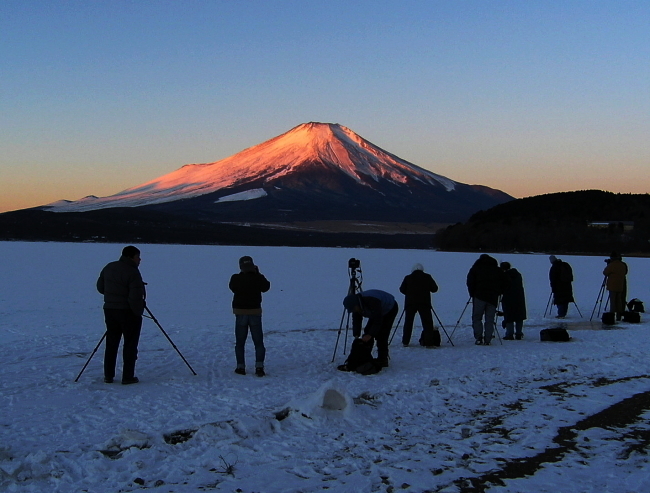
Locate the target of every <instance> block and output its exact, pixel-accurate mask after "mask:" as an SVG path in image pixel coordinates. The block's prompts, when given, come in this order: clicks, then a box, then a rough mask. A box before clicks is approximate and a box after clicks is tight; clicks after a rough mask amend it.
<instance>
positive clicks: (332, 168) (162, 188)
mask: <svg viewBox="0 0 650 493" xmlns="http://www.w3.org/2000/svg"><path fill="white" fill-rule="evenodd" d="M341 173H342V174H344V175H346V176H347V177H348V178H350V179H352V180H353V182H354V183H356V184H358V185H361V186H363V187H366V188H367V189H372V190H375V191H377V192H378V193H380V194H385V193H386V192H385V191H384V190H382V189H381V185H382V184H383V185H386V184H392V185H396V186H404V187H409V186H410V187H413V186H420V185H424V186H425V187H433V188H437V189H438V190H439V191H440V192H442V191H446V192H454V191H457V189H458V188H459V187H460V188H464V187H469V189H468V190H472V191H474V192H476V193H478V194H485V195H486V196H487V197H488V202H490V199H494V200H495V201H505V200H509V199H511V198H512V197H510V196H508V195H507V194H504V193H503V192H501V191H498V190H494V189H489V188H488V187H483V186H480V185H479V186H474V185H465V184H461V183H459V182H456V181H454V180H451V179H449V178H446V177H444V176H442V175H438V174H436V173H433V172H431V171H428V170H425V169H424V168H420V167H419V166H417V165H415V164H412V163H410V162H408V161H406V160H403V159H401V158H399V157H397V156H395V155H394V154H391V153H390V152H387V151H385V150H384V149H382V148H380V147H379V146H376V145H375V144H373V143H371V142H369V141H368V140H366V139H364V138H362V137H361V136H359V135H358V134H356V133H355V132H353V131H352V130H350V129H349V128H347V127H344V126H342V125H339V124H333V123H318V122H310V123H303V124H300V125H298V126H296V127H294V128H292V129H291V130H289V131H288V132H285V133H283V134H281V135H279V136H277V137H274V138H272V139H269V140H267V141H265V142H262V143H261V144H257V145H255V146H252V147H249V148H247V149H244V150H243V151H241V152H239V153H237V154H234V155H233V156H230V157H227V158H225V159H222V160H219V161H215V162H212V163H201V164H186V165H184V166H182V167H181V168H179V169H177V170H175V171H173V172H171V173H168V174H166V175H163V176H161V177H159V178H155V179H153V180H150V181H148V182H145V183H143V184H141V185H138V186H135V187H132V188H128V189H126V190H123V191H121V192H118V193H117V194H114V195H111V196H108V197H101V198H99V197H94V196H88V197H84V198H83V199H81V200H78V201H58V202H55V203H53V204H49V205H47V206H43V208H44V209H45V210H51V211H53V212H83V211H89V210H95V209H100V208H110V207H141V206H155V205H160V204H164V203H167V202H175V201H178V200H187V199H195V198H198V197H201V196H204V195H208V194H213V193H214V194H216V195H215V197H214V199H215V201H216V200H218V199H219V198H220V197H221V196H223V195H232V194H233V193H238V192H243V191H245V189H246V188H247V187H248V188H249V189H250V188H262V189H264V190H265V191H266V193H267V194H269V192H271V191H273V189H274V188H275V189H278V188H282V187H283V186H284V187H286V186H287V184H288V183H290V184H291V186H292V187H293V190H296V189H303V190H305V188H306V184H309V186H311V191H312V192H313V193H317V192H318V189H320V191H323V190H328V191H331V192H333V193H335V194H336V193H340V192H341V190H343V189H344V188H346V187H344V183H343V182H344V181H345V180H343V178H341V177H340V176H339V177H337V176H336V175H340V174H341ZM296 175H299V178H298V179H294V178H293V177H294V176H296ZM315 176H318V177H319V179H320V180H321V181H320V183H318V184H317V183H315V180H314V177H315ZM393 194H394V193H393ZM490 205H493V204H490Z"/></svg>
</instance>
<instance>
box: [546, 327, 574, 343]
mask: <svg viewBox="0 0 650 493" xmlns="http://www.w3.org/2000/svg"><path fill="white" fill-rule="evenodd" d="M539 338H540V340H542V341H553V342H567V341H569V340H571V336H570V335H569V333H568V332H567V330H566V329H564V328H562V327H552V328H550V329H542V330H540V331H539Z"/></svg>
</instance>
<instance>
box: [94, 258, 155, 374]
mask: <svg viewBox="0 0 650 493" xmlns="http://www.w3.org/2000/svg"><path fill="white" fill-rule="evenodd" d="M139 265H140V250H138V249H137V248H136V247H134V246H127V247H124V249H123V250H122V256H121V257H120V259H119V260H117V261H115V262H111V263H109V264H107V265H106V267H104V268H103V269H102V271H101V273H100V274H99V279H97V291H99V292H100V293H101V294H103V295H104V319H105V321H106V352H105V353H104V382H106V383H113V379H114V378H115V364H116V362H117V352H118V349H119V346H120V339H121V338H122V336H124V346H123V348H122V359H123V367H122V383H123V384H125V385H127V384H132V383H138V378H137V377H136V376H135V361H136V359H138V342H139V340H140V330H141V328H142V312H143V311H144V306H145V305H144V303H145V302H144V297H145V291H144V282H142V276H141V275H140V271H139V270H138V266H139Z"/></svg>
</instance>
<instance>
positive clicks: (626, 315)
mask: <svg viewBox="0 0 650 493" xmlns="http://www.w3.org/2000/svg"><path fill="white" fill-rule="evenodd" d="M623 321H624V322H629V323H631V324H638V323H639V322H641V314H640V313H639V312H623Z"/></svg>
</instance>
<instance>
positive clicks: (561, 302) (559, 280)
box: [548, 255, 574, 318]
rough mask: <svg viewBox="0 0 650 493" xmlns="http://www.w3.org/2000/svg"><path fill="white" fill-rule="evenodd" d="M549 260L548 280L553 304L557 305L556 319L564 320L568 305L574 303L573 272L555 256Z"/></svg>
mask: <svg viewBox="0 0 650 493" xmlns="http://www.w3.org/2000/svg"><path fill="white" fill-rule="evenodd" d="M549 260H550V261H551V269H550V270H549V272H548V278H549V280H550V282H551V292H552V293H553V304H554V305H557V318H564V317H566V314H567V312H568V311H569V303H572V302H573V301H574V299H573V286H572V283H573V270H572V269H571V266H570V265H569V264H568V263H567V262H563V261H562V260H560V259H559V258H557V257H556V256H555V255H551V256H550V257H549Z"/></svg>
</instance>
